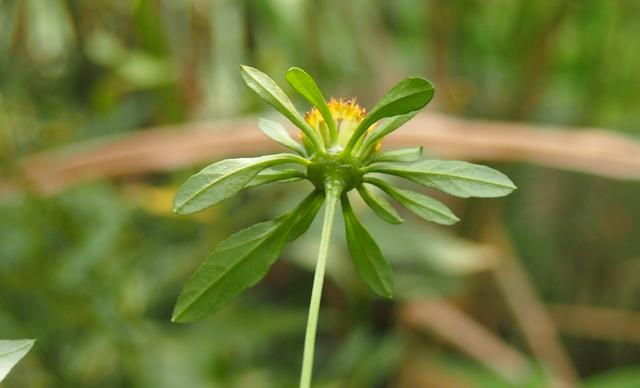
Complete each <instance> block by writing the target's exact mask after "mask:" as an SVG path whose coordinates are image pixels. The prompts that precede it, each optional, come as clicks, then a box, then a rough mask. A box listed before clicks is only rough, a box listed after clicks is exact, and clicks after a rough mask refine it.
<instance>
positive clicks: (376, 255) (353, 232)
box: [341, 195, 393, 298]
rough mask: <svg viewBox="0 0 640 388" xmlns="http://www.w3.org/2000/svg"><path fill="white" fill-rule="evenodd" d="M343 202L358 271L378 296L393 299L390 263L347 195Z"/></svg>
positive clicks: (346, 225)
mask: <svg viewBox="0 0 640 388" xmlns="http://www.w3.org/2000/svg"><path fill="white" fill-rule="evenodd" d="M341 202H342V214H343V216H344V224H345V228H346V234H347V245H348V246H349V252H351V258H352V259H353V263H354V265H355V267H356V270H357V271H358V273H359V274H360V277H362V279H363V280H364V281H365V282H366V283H367V284H368V285H369V287H371V289H372V290H373V291H374V292H375V293H376V294H378V295H380V296H382V297H384V298H391V297H392V292H393V291H392V290H393V273H392V270H391V267H390V266H389V263H388V262H387V260H386V259H385V258H384V256H382V252H381V251H380V248H378V245H377V244H376V242H375V240H374V239H373V237H371V235H370V234H369V232H367V230H366V229H365V228H364V227H363V226H362V224H360V221H358V218H357V217H356V215H355V213H354V212H353V209H352V208H351V204H350V203H349V199H348V198H347V196H346V195H343V196H342V199H341Z"/></svg>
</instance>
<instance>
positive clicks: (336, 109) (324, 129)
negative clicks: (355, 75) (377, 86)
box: [304, 98, 375, 147]
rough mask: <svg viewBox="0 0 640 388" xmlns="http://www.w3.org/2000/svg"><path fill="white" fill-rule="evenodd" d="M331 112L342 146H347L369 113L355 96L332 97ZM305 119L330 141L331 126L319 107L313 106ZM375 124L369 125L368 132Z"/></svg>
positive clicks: (327, 142)
mask: <svg viewBox="0 0 640 388" xmlns="http://www.w3.org/2000/svg"><path fill="white" fill-rule="evenodd" d="M327 106H328V107H329V113H331V117H333V120H334V121H335V123H336V130H337V132H338V139H337V140H338V144H339V145H341V146H342V147H344V146H346V145H347V143H348V142H349V139H351V136H352V135H353V133H354V131H355V130H356V128H358V125H359V124H360V123H361V122H362V120H364V117H365V116H366V115H367V111H366V109H364V108H363V107H361V106H360V105H358V102H357V100H356V99H355V98H348V99H345V98H340V99H335V98H332V99H331V100H330V101H329V102H328V103H327ZM304 119H305V121H306V122H307V123H308V124H309V125H310V126H311V127H312V128H313V129H314V130H316V131H317V132H318V133H319V134H320V135H321V136H322V138H323V139H324V141H325V143H326V144H329V142H330V133H329V127H328V126H327V123H326V122H325V120H324V117H322V114H321V113H320V111H319V110H318V109H317V108H315V107H314V108H312V109H311V110H310V111H308V112H307V113H306V114H305V116H304ZM374 127H375V124H374V125H372V126H371V127H369V129H368V130H367V133H368V132H370V131H371V130H373V128H374Z"/></svg>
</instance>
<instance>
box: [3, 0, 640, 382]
mask: <svg viewBox="0 0 640 388" xmlns="http://www.w3.org/2000/svg"><path fill="white" fill-rule="evenodd" d="M637 36H640V3H638V2H637V1H634V0H620V1H607V0H584V1H570V0H559V1H551V0H548V1H543V0H536V1H530V0H490V1H480V0H456V1H443V0H430V1H420V0H394V1H390V0H388V1H365V0H354V1H342V0H322V1H303V0H298V1H295V0H244V1H232V0H189V1H171V0H136V1H107V0H93V1H82V0H47V1H41V0H1V1H0V174H1V175H0V176H1V177H2V178H1V179H2V180H6V179H9V178H11V179H19V177H16V176H15V171H16V166H18V164H19V163H20V161H21V160H22V159H23V158H24V157H25V156H27V155H29V154H32V153H34V152H37V151H42V150H47V149H53V148H56V147H61V146H67V145H73V144H75V143H77V142H79V141H83V140H91V139H96V140H95V141H100V140H99V139H101V138H103V137H105V136H124V135H126V134H127V133H130V132H133V131H140V130H142V129H141V128H145V127H149V126H155V125H163V124H170V123H182V122H188V121H196V120H206V119H221V118H231V117H237V116H241V115H247V114H250V113H253V112H255V111H256V110H258V109H263V108H264V105H263V104H261V103H260V102H259V101H257V99H256V98H255V97H254V96H252V94H251V93H250V91H249V90H248V89H246V88H245V87H244V86H243V83H242V79H241V77H240V76H239V72H238V65H239V64H240V63H248V64H252V65H254V66H256V67H259V68H261V69H262V70H263V71H265V72H266V73H268V74H274V75H278V74H283V73H284V70H286V69H287V68H288V67H290V66H293V65H296V66H301V67H304V68H306V69H307V70H308V71H309V72H310V73H311V74H313V75H314V76H315V77H316V78H317V79H318V81H319V83H320V84H321V85H322V88H323V90H325V91H326V92H327V94H329V92H331V94H332V95H334V96H345V97H349V96H359V97H360V100H361V102H362V103H363V104H364V105H366V106H369V107H371V104H372V103H373V102H375V101H376V100H377V99H378V98H379V97H380V96H381V95H382V93H383V92H384V91H385V90H386V89H387V88H388V87H389V86H390V85H392V84H393V83H395V82H396V81H398V80H399V79H401V78H403V77H405V76H406V75H410V74H415V75H421V76H425V77H427V78H429V79H431V80H432V81H433V82H434V84H435V85H436V89H437V92H436V97H435V98H434V101H433V103H432V105H434V106H432V107H431V108H430V109H431V110H436V111H439V112H445V113H449V114H454V115H459V116H465V117H468V118H483V119H488V118H490V119H509V120H518V121H530V122H539V123H554V124H561V125H568V126H574V125H575V126H578V125H579V126H598V127H604V128H609V129H611V130H613V131H618V132H624V133H627V134H629V135H632V136H636V135H637V134H638V131H639V130H640V129H639V128H640V126H639V125H638V124H639V123H640V110H638V109H637V107H638V106H640V88H639V87H638V85H640V72H639V71H638V68H639V66H640V45H638V44H637V42H636V41H637V38H636V37H637ZM277 80H278V81H279V82H280V83H281V85H283V86H284V85H285V83H284V82H282V79H280V78H278V79H277ZM298 102H300V101H298ZM299 106H303V104H300V105H299ZM267 115H268V113H267ZM256 131H257V128H256ZM426 146H427V149H426V152H427V154H429V149H428V145H426ZM70 149H72V148H70ZM198 167H200V166H193V168H192V169H190V170H189V171H175V172H172V173H167V174H154V175H146V176H138V177H135V178H126V179H125V178H122V179H113V180H105V181H98V182H92V183H88V184H82V185H79V186H74V187H71V188H69V189H67V190H65V191H64V192H62V193H60V194H57V195H55V196H52V197H43V196H41V195H38V194H37V193H34V192H33V191H31V190H30V189H29V188H28V187H25V188H24V189H21V190H20V191H18V192H13V193H10V194H6V195H2V196H1V197H0V337H1V338H37V339H38V342H37V344H36V346H35V348H34V349H33V351H32V352H31V353H30V354H29V355H28V356H27V358H25V360H23V362H22V363H21V364H20V365H19V366H18V367H16V369H15V370H14V371H13V372H12V374H11V375H10V376H9V377H8V378H7V380H5V382H3V386H6V387H24V386H28V387H36V388H37V387H74V386H92V387H115V386H123V387H176V386H188V387H210V386H216V387H218V386H219V387H247V386H254V387H282V386H287V385H290V384H292V383H295V381H296V380H297V371H298V368H299V356H300V354H301V351H302V337H303V331H304V329H303V328H304V323H305V316H306V304H307V302H308V296H309V292H310V285H311V274H310V271H309V268H310V266H311V265H312V263H311V262H310V260H312V257H313V256H314V255H313V254H309V252H315V250H316V249H315V248H316V246H317V235H318V233H317V232H318V229H317V225H316V226H315V227H316V229H313V228H312V230H311V231H310V233H309V234H308V235H307V236H306V237H305V238H304V239H302V240H301V241H299V242H298V243H297V244H296V245H294V246H292V247H291V248H290V249H288V250H287V251H286V252H285V256H286V260H281V261H280V262H279V263H278V264H277V265H276V267H274V269H273V270H272V272H271V274H270V275H269V276H268V278H267V281H266V282H264V283H262V284H260V285H259V286H257V287H256V288H254V289H251V290H250V291H249V293H247V294H245V295H244V296H242V297H241V298H240V299H239V300H238V301H236V302H235V303H233V304H232V305H231V306H229V307H226V308H225V309H223V310H222V311H221V312H219V313H218V314H217V315H215V316H213V317H211V318H210V319H207V320H205V321H203V322H198V323H194V324H189V325H175V324H171V323H170V322H169V319H170V315H171V308H172V306H173V304H174V302H175V300H176V297H177V295H178V293H179V290H180V287H181V285H182V283H183V282H184V280H185V279H186V278H187V277H188V275H189V274H190V273H191V271H192V270H193V269H194V268H195V266H197V264H198V263H199V261H200V259H201V258H202V257H204V256H206V255H207V253H208V250H209V249H210V248H211V247H212V246H214V245H215V243H216V242H218V241H220V240H221V239H222V238H224V237H225V236H227V235H229V234H230V232H231V231H234V230H237V229H239V228H241V227H244V226H246V225H249V224H252V223H255V222H258V221H260V220H264V219H267V218H270V217H273V216H274V215H277V214H279V212H280V210H282V209H279V208H278V206H271V205H269V206H265V204H272V203H283V204H286V203H295V201H297V200H298V199H299V198H300V196H301V195H302V194H303V192H304V190H295V189H291V188H290V187H291V186H287V189H286V190H283V189H277V188H276V189H273V188H255V189H253V190H252V191H250V192H247V193H244V194H243V195H242V196H240V197H237V198H234V199H231V200H229V201H227V202H225V203H224V204H223V205H221V206H217V207H216V208H214V209H212V210H209V211H207V212H206V213H205V214H204V215H203V216H197V217H181V216H174V215H171V213H170V206H171V205H170V204H171V197H172V195H173V193H174V192H175V189H176V187H177V184H178V183H179V182H181V181H183V180H184V179H185V178H186V177H187V176H188V175H190V174H191V173H193V172H195V171H197V169H198ZM500 168H501V169H503V170H506V171H507V172H508V173H509V175H510V176H511V177H512V178H513V180H514V182H516V184H517V185H518V187H519V190H518V191H517V192H516V193H515V194H513V195H511V196H510V197H507V198H506V199H503V200H500V201H488V200H473V201H451V202H448V204H450V205H451V206H453V207H454V209H456V211H457V213H458V214H459V215H461V218H462V219H463V220H464V222H463V223H462V224H461V225H460V226H457V227H455V228H446V229H433V228H432V227H429V228H427V229H425V228H426V227H425V226H424V225H423V224H422V223H420V222H419V221H418V222H416V223H415V225H412V226H409V225H407V226H401V227H396V228H393V229H388V228H385V229H382V227H384V226H381V227H378V228H376V225H380V224H377V222H378V221H376V220H375V219H374V217H370V220H368V222H369V221H370V222H369V223H370V224H371V225H372V226H371V228H372V233H373V234H374V236H376V237H377V238H379V239H380V246H381V247H382V249H383V250H384V251H385V254H386V256H387V257H388V258H389V259H390V261H391V262H392V264H393V266H394V269H395V271H396V273H397V279H396V283H397V284H398V288H399V290H398V293H399V294H400V295H399V297H398V298H397V299H396V300H395V301H394V302H385V301H382V300H379V299H377V298H375V297H374V296H373V295H371V293H369V292H368V291H367V289H366V287H365V286H363V284H362V283H360V281H359V280H358V279H357V278H356V277H355V276H354V274H353V269H352V268H351V267H349V265H348V263H349V262H348V261H347V260H346V244H345V242H344V238H343V237H342V227H337V228H336V230H337V231H339V233H337V235H336V239H337V240H335V241H340V243H336V244H334V247H332V249H333V251H332V253H331V259H330V261H331V263H330V266H331V268H330V269H329V270H330V276H331V281H329V284H328V289H327V290H326V293H325V305H324V310H325V311H323V312H322V314H321V316H322V317H323V318H322V322H321V326H320V330H321V332H320V340H319V347H320V348H319V349H318V350H319V358H318V361H317V364H316V365H317V366H318V367H317V376H318V382H319V386H325V387H345V386H346V387H372V386H380V387H382V386H407V385H406V383H405V384H404V385H403V381H412V380H403V379H406V378H409V377H407V375H410V374H411V373H413V372H412V371H414V370H415V369H416V368H417V370H419V371H420V373H424V374H425V375H426V376H431V377H432V379H433V380H431V383H424V384H425V385H424V386H426V387H428V386H443V385H438V383H437V382H435V381H436V380H435V379H436V376H442V375H443V376H445V380H446V381H447V382H448V383H450V384H455V383H457V384H472V386H483V387H484V386H486V387H494V386H510V385H515V386H524V385H525V384H531V385H532V386H546V385H547V384H548V382H545V381H546V378H545V377H543V375H545V374H546V372H544V371H545V370H547V369H548V368H547V366H546V365H545V363H544V362H538V361H536V360H535V357H534V356H529V361H530V365H531V367H532V369H531V370H532V371H533V372H531V373H529V374H526V375H525V376H521V377H519V380H517V382H514V381H513V380H511V381H510V382H509V380H508V379H505V378H504V376H501V375H500V374H499V373H495V372H492V371H491V370H488V369H486V368H485V367H483V366H481V365H480V363H478V362H477V361H475V360H473V359H471V358H468V357H466V356H464V354H463V353H460V352H459V351H456V350H454V349H451V347H449V346H447V344H446V343H444V342H442V341H441V340H438V339H435V338H434V336H432V335H429V334H428V333H427V334H425V333H423V332H416V331H414V330H412V329H410V328H408V327H406V325H404V324H402V323H401V322H400V321H401V320H400V319H399V318H398V317H399V316H400V314H398V312H399V311H400V308H401V305H402V303H403V302H404V301H406V300H408V299H415V298H427V297H433V296H436V295H437V296H446V297H447V298H448V299H449V300H453V301H455V303H456V304H457V305H458V306H461V308H463V309H464V310H465V311H466V312H468V313H469V314H470V315H471V316H473V317H474V318H475V319H477V320H478V321H479V322H481V323H482V324H483V325H485V326H486V327H488V328H489V329H490V330H492V331H493V332H494V333H496V334H497V335H499V337H500V338H502V339H503V340H504V341H505V342H507V343H509V344H510V345H513V346H514V347H515V348H518V349H525V350H526V348H527V346H526V341H525V339H524V338H523V336H522V334H521V333H520V332H519V331H518V330H517V328H516V325H515V323H514V319H513V318H512V317H511V316H510V313H509V312H508V311H507V310H508V309H507V308H506V307H505V305H504V303H502V302H501V301H500V300H499V298H497V297H496V294H497V292H498V291H497V290H496V285H495V284H494V282H493V281H492V280H491V275H487V273H486V271H477V270H473V271H471V270H469V266H472V265H473V264H474V263H475V265H476V266H482V265H481V264H478V263H482V261H480V256H481V255H480V254H479V253H478V252H479V251H478V249H480V247H479V246H478V244H476V243H474V242H473V241H481V240H482V238H483V237H482V236H484V235H485V234H486V233H487V229H488V227H489V225H494V224H495V223H497V224H498V225H500V227H502V228H505V230H506V233H507V235H508V236H510V238H511V239H512V244H513V251H514V252H515V254H517V255H518V256H519V257H520V259H521V260H522V263H523V265H524V267H525V269H526V271H527V274H528V275H529V276H530V277H531V279H532V280H533V284H534V285H535V286H536V288H537V290H538V292H539V293H540V295H541V297H542V299H543V300H544V301H545V302H547V303H553V304H557V303H563V304H572V305H573V304H575V305H593V306H600V307H607V308H615V309H621V310H622V309H624V310H625V311H627V310H633V309H636V310H637V309H638V308H640V255H639V253H640V240H639V239H637V236H638V233H639V232H640V222H639V221H638V220H639V219H640V205H639V203H638V201H637V198H638V195H639V194H640V188H639V186H638V184H637V183H632V182H624V181H612V180H607V179H604V178H596V177H593V176H588V175H583V174H578V173H568V172H560V171H556V170H550V169H543V168H539V167H535V166H524V165H516V164H509V165H506V164H505V165H503V166H500ZM301 185H302V184H301ZM299 187H301V186H299ZM285 207H286V206H283V209H284V208H285ZM359 212H360V213H363V212H362V211H361V210H359ZM407 218H408V217H407ZM425 236H426V237H425ZM483 257H484V256H483ZM342 259H345V260H342ZM470 263H471V264H470ZM631 324H632V323H629V325H631ZM563 334H564V335H563V336H562V338H561V339H562V344H563V345H564V346H565V347H566V349H567V352H568V355H569V356H570V358H571V360H572V362H573V367H574V368H575V370H576V371H577V374H578V375H579V376H580V379H582V380H585V381H587V383H586V384H587V386H589V387H604V386H607V387H612V386H625V385H624V384H627V383H630V382H633V381H638V379H639V377H638V375H639V374H640V372H639V371H638V370H637V369H634V368H635V366H636V365H637V364H638V361H640V349H639V348H638V341H637V340H636V341H635V342H633V341H628V342H627V341H613V342H612V341H601V340H593V339H588V338H584V337H583V336H581V335H580V333H571V332H565V333H563ZM411 366H413V368H411ZM416 366H418V367H416ZM538 366H540V367H539V368H538ZM409 369H410V371H409V372H408V370H409ZM447 376H449V377H447ZM451 376H456V378H455V379H454V378H453V377H451ZM460 381H462V383H460ZM429 384H431V385H429ZM612 384H618V385H612ZM451 386H459V385H451ZM462 386H465V385H462Z"/></svg>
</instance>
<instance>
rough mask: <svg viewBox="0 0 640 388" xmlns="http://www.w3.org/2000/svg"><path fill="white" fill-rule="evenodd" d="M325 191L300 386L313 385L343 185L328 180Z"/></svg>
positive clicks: (304, 387) (307, 386)
mask: <svg viewBox="0 0 640 388" xmlns="http://www.w3.org/2000/svg"><path fill="white" fill-rule="evenodd" d="M325 192H326V196H327V203H326V205H325V206H326V207H325V209H324V223H323V224H322V236H321V237H320V250H319V251H318V260H317V262H316V272H315V275H314V277H313V289H312V291H311V302H310V303H309V318H308V320H307V331H306V334H305V337H304V353H303V356H302V373H301V375H300V388H309V387H311V372H312V370H313V356H314V349H315V344H316V331H317V328H318V314H319V312H320V299H321V298H322V284H323V283H324V273H325V269H326V265H327V252H328V250H329V241H330V239H331V227H332V225H333V217H334V215H335V210H336V205H337V203H338V198H339V197H340V192H341V187H340V185H338V184H335V183H330V182H328V183H327V184H326V189H325Z"/></svg>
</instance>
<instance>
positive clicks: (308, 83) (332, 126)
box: [285, 67, 338, 140]
mask: <svg viewBox="0 0 640 388" xmlns="http://www.w3.org/2000/svg"><path fill="white" fill-rule="evenodd" d="M285 78H286V79H287V81H288V82H289V84H290V85H291V86H292V87H293V88H294V89H295V90H296V91H297V92H298V93H300V94H301V95H302V96H303V97H304V98H306V99H307V101H309V103H311V105H313V106H315V107H316V108H318V111H320V114H321V115H322V117H323V118H324V121H325V122H326V123H327V125H328V126H329V131H330V133H331V140H335V138H336V136H337V133H338V131H337V130H336V123H335V122H334V120H333V116H331V112H329V107H328V106H327V102H326V100H325V98H324V95H323V94H322V91H320V88H319V87H318V84H317V83H316V81H315V80H314V79H313V77H311V76H310V75H309V74H308V73H307V72H306V71H304V70H302V69H301V68H299V67H292V68H290V69H289V71H287V75H286V76H285Z"/></svg>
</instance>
